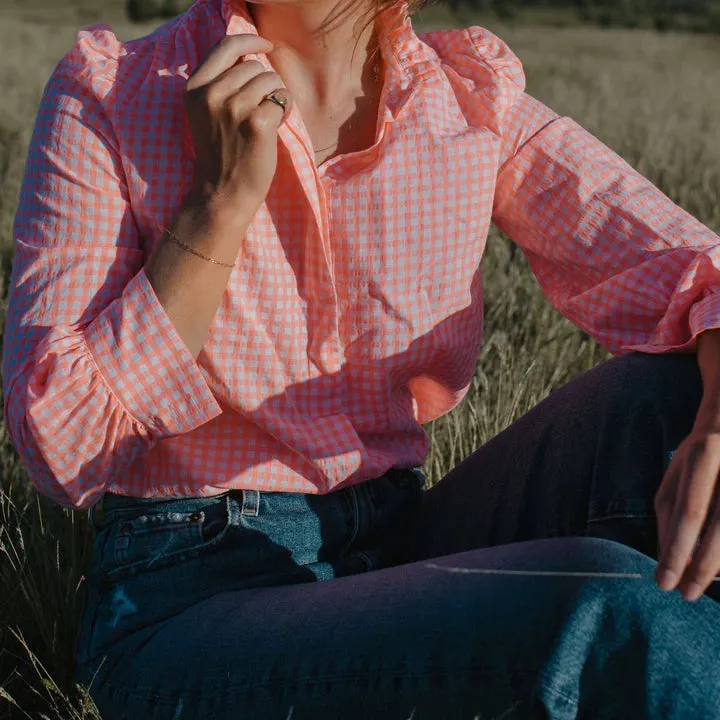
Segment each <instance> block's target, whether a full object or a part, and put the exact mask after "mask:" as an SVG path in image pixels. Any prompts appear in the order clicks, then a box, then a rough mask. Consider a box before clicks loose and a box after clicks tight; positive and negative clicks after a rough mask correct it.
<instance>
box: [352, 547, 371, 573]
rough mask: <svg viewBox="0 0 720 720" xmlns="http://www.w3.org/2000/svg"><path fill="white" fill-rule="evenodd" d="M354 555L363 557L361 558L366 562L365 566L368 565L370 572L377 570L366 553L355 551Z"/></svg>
mask: <svg viewBox="0 0 720 720" xmlns="http://www.w3.org/2000/svg"><path fill="white" fill-rule="evenodd" d="M352 554H353V555H357V556H358V557H361V558H362V559H363V560H364V561H365V564H366V565H367V569H368V572H371V571H372V570H374V569H375V568H374V566H373V562H372V560H371V559H370V557H369V556H368V555H367V554H366V553H364V552H363V551H362V550H355V552H354V553H352Z"/></svg>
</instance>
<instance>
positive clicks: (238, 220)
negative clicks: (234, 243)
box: [181, 182, 259, 234]
mask: <svg viewBox="0 0 720 720" xmlns="http://www.w3.org/2000/svg"><path fill="white" fill-rule="evenodd" d="M258 207H259V205H258V204H257V203H256V204H252V203H248V202H246V201H242V200H240V199H239V198H237V197H236V196H234V195H233V196H231V195H230V194H228V193H223V192H221V191H218V190H216V189H214V188H212V187H211V186H210V185H209V184H205V185H202V184H199V183H197V182H196V183H195V184H194V185H193V187H192V189H191V190H190V192H189V193H188V194H187V196H186V197H185V200H184V201H183V206H182V209H181V213H184V214H187V215H189V216H190V217H191V218H192V219H193V222H194V223H195V225H196V226H199V227H202V228H203V229H206V230H207V231H209V232H213V233H215V232H222V231H228V232H232V233H233V234H236V233H242V234H245V231H246V230H247V227H248V225H249V224H250V222H251V221H252V219H253V217H254V216H255V213H256V212H257V210H258Z"/></svg>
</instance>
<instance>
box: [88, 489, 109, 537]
mask: <svg viewBox="0 0 720 720" xmlns="http://www.w3.org/2000/svg"><path fill="white" fill-rule="evenodd" d="M104 499H105V495H101V496H100V499H99V500H98V501H97V502H96V503H95V504H94V505H93V506H92V507H91V508H90V512H89V513H88V519H89V520H90V525H91V526H92V528H93V530H95V532H100V530H102V521H103V515H104V513H103V500H104Z"/></svg>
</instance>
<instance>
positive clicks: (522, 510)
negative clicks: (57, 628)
mask: <svg viewBox="0 0 720 720" xmlns="http://www.w3.org/2000/svg"><path fill="white" fill-rule="evenodd" d="M335 9H337V8H335ZM331 10H333V6H332V4H331V2H330V0H317V2H308V1H307V0H298V1H297V2H288V3H280V2H278V3H275V2H267V3H253V4H248V5H246V4H245V3H244V2H243V1H242V0H198V1H197V2H196V3H195V4H194V5H193V6H192V7H191V8H190V9H189V11H188V12H187V13H185V14H184V15H182V16H181V17H179V18H178V19H176V20H175V21H173V22H171V23H169V24H167V25H165V26H163V27H162V28H160V29H159V30H158V31H156V32H155V33H153V34H152V35H150V36H148V37H145V38H142V39H139V40H136V41H133V42H128V43H120V42H118V41H117V39H116V38H115V36H114V35H113V34H112V32H111V31H110V29H109V28H107V27H105V26H96V27H94V28H91V29H89V30H86V31H82V32H80V33H79V35H78V39H77V42H76V44H75V46H74V47H73V48H72V50H71V51H70V52H69V53H68V54H67V55H66V56H65V58H64V59H63V60H62V61H61V62H60V64H59V66H58V67H57V68H56V70H55V72H54V73H53V75H52V77H51V79H50V81H49V83H48V86H47V89H46V92H45V95H44V98H43V100H42V105H41V109H40V112H39V115H38V119H37V124H36V129H35V133H34V136H33V140H32V145H31V148H30V153H29V161H28V165H27V170H26V176H25V181H24V185H23V189H22V195H21V198H20V206H19V210H18V215H17V219H16V224H15V242H16V248H15V259H14V267H13V277H12V290H11V295H10V307H9V312H8V322H7V328H6V343H5V355H4V374H3V377H4V383H5V393H6V395H5V397H6V399H7V404H6V410H5V416H6V422H7V425H8V429H9V431H10V433H11V435H12V437H13V439H14V442H15V443H16V445H17V447H18V450H19V452H20V453H21V455H22V458H23V461H24V463H25V465H26V466H27V469H28V471H29V473H30V476H31V478H32V480H33V482H34V484H35V485H36V487H37V488H38V490H40V491H41V492H43V493H45V494H47V495H49V496H51V497H53V498H54V499H55V500H56V501H57V502H58V503H61V504H63V505H67V506H72V507H77V508H92V513H91V516H92V519H93V523H94V527H95V528H96V530H97V535H96V538H95V556H94V564H93V568H92V577H91V578H90V581H89V591H88V597H87V602H86V607H85V612H84V616H83V627H82V631H81V633H80V637H79V638H78V645H77V662H78V669H77V676H78V679H79V680H80V681H81V682H84V683H86V684H87V685H89V687H90V692H91V694H92V696H93V697H94V699H95V701H96V702H97V704H98V706H99V708H100V710H101V712H102V713H103V717H105V718H200V717H214V718H237V717H253V718H262V717H270V718H276V717H277V718H279V717H293V718H298V717H317V716H318V714H319V713H321V712H325V713H327V714H328V716H329V717H343V718H355V717H362V718H379V717H382V718H385V717H387V718H407V717H447V718H455V717H458V718H459V717H473V716H475V715H477V714H480V715H481V716H482V717H483V718H490V717H493V718H499V717H502V718H508V717H550V718H553V719H556V718H570V717H573V718H574V717H578V716H583V717H598V718H629V717H631V718H641V717H649V718H689V717H702V718H710V717H718V716H719V715H720V711H718V707H720V660H719V659H718V658H720V629H718V628H719V627H720V608H718V606H717V604H716V603H715V602H714V601H713V600H712V599H711V598H709V597H700V598H699V599H698V597H699V596H700V595H702V593H703V592H704V591H705V590H707V589H708V588H709V587H710V586H711V584H712V581H713V578H714V576H715V574H716V573H717V570H718V566H719V565H720V553H719V552H718V544H719V543H720V531H719V528H720V523H719V522H718V517H717V513H716V512H715V511H711V510H709V508H710V507H711V506H712V504H713V499H714V496H715V480H716V477H717V473H718V468H719V467H720V452H719V451H718V442H719V440H718V438H719V437H720V435H719V434H718V424H717V418H718V416H720V370H718V368H720V362H719V361H720V340H719V337H720V336H719V335H718V332H717V330H716V328H717V327H720V322H719V320H720V300H719V299H718V298H719V296H718V294H717V293H716V292H715V290H716V288H717V287H718V286H719V285H720V256H719V255H718V248H719V247H720V244H719V242H720V241H719V240H718V238H717V236H715V235H714V234H713V233H712V232H710V230H708V229H707V228H706V227H704V226H703V225H701V224H700V223H699V222H698V221H697V220H695V219H694V218H692V217H690V216H689V215H688V214H687V213H685V212H684V211H682V210H681V209H680V208H678V207H677V206H675V205H674V204H673V203H671V202H670V201H669V200H668V199H667V198H666V197H665V196H664V195H662V194H661V193H660V192H659V191H658V190H657V189H656V188H654V187H653V186H652V185H651V184H650V183H649V182H648V181H647V180H645V179H644V178H642V177H641V176H639V175H638V174H637V173H636V172H635V171H634V170H632V168H630V167H629V166H628V165H627V164H625V163H624V162H623V161H622V160H621V159H620V158H619V157H618V156H617V155H615V154H614V153H612V152H611V151H610V150H608V149H607V148H606V147H605V146H603V145H602V144H601V143H600V142H599V141H597V140H596V139H595V138H593V137H592V136H591V135H589V134H588V133H587V132H586V131H584V130H583V129H582V128H580V127H579V126H578V125H577V124H575V123H574V122H573V121H571V120H569V119H568V118H562V117H558V116H557V115H556V114H555V113H553V112H552V111H551V110H549V109H548V108H547V107H545V106H544V105H543V104H541V103H540V102H538V101H537V100H535V99H533V98H531V97H530V96H528V95H527V94H525V93H524V91H523V88H524V77H523V73H522V68H521V66H520V63H519V61H518V60H517V58H516V57H515V56H514V55H513V54H512V52H511V51H510V50H509V48H508V47H507V46H506V45H505V44H504V43H503V42H502V41H501V40H499V39H498V38H497V37H495V36H494V35H492V34H491V33H489V32H488V31H486V30H484V29H482V28H480V27H471V28H469V29H463V30H452V31H438V32H432V33H427V34H424V35H422V36H418V35H416V34H415V33H414V31H413V29H412V26H411V23H410V21H409V19H408V15H407V13H408V7H407V6H406V5H405V4H403V3H402V2H400V0H391V2H390V3H389V4H387V5H386V6H381V7H380V8H379V10H380V12H379V14H378V15H377V17H376V18H375V19H374V20H373V19H371V21H370V22H367V23H365V24H363V22H358V20H359V19H361V18H366V17H367V13H368V11H372V7H371V6H370V5H369V4H368V3H363V2H359V1H357V0H355V1H354V2H352V3H351V4H350V5H348V6H347V7H345V9H344V10H342V9H341V10H342V12H338V13H336V16H337V17H335V22H334V26H333V27H332V28H331V29H328V25H327V24H326V23H324V21H325V20H327V18H328V14H329V13H330V12H331ZM338 17H339V21H338V20H337V18H338ZM491 219H492V220H494V221H495V222H496V223H497V224H498V225H499V227H500V228H502V229H503V230H504V231H506V232H507V233H508V235H510V237H512V238H513V240H514V241H515V242H517V243H518V244H519V245H520V246H521V247H522V249H523V250H524V251H525V252H526V254H527V255H528V257H529V258H530V262H531V265H532V267H533V269H534V271H535V273H536V274H537V276H538V279H539V281H540V283H541V284H542V286H543V288H544V290H545V292H546V294H547V295H548V297H549V298H550V299H551V300H552V301H553V303H554V304H555V305H556V306H557V307H558V308H559V309H560V310H561V311H562V312H563V313H565V314H566V315H567V316H568V317H569V318H571V319H572V320H573V321H574V322H576V323H577V324H578V325H579V326H580V327H583V328H584V329H585V330H587V332H589V333H591V334H592V335H593V336H594V337H595V338H597V339H598V340H599V341H600V342H602V343H603V344H604V345H605V346H606V347H608V348H610V349H611V350H612V351H613V352H615V353H616V354H618V355H622V356H623V357H620V358H617V359H614V360H612V361H610V362H608V363H606V364H604V365H601V366H600V367H598V368H596V369H594V370H592V371H590V372H588V373H586V374H585V375H583V376H581V377H580V378H578V379H577V380H575V381H574V382H573V383H570V384H569V385H568V386H566V387H564V388H562V389H561V390H559V391H558V392H556V393H554V394H553V395H552V396H551V397H550V398H548V400H546V401H545V402H544V403H542V404H541V405H539V406H538V407H537V408H535V409H534V410H533V411H532V412H530V413H529V414H528V415H526V416H525V417H524V418H522V419H521V420H520V421H519V422H518V423H516V424H515V425H514V426H512V427H511V428H509V429H508V430H506V431H505V432H504V433H502V434H501V435H500V436H498V437H497V438H495V439H494V440H493V441H491V442H490V443H489V444H488V445H487V446H485V447H484V448H481V449H479V450H478V451H477V452H476V453H475V454H473V455H471V456H470V457H469V458H468V459H467V460H466V461H464V462H463V463H462V464H460V465H459V466H458V467H457V468H455V470H454V471H453V472H452V473H450V475H448V476H447V477H446V478H444V479H443V480H441V481H440V482H439V483H438V484H437V485H436V486H434V487H433V488H432V489H430V490H429V491H428V492H421V490H422V486H423V477H422V474H421V473H420V472H419V470H418V469H417V468H419V467H420V466H421V465H422V464H423V460H424V458H425V454H426V452H427V446H428V440H427V438H426V436H425V434H424V433H423V431H422V428H421V423H424V422H426V421H428V420H430V419H432V418H433V417H437V416H438V415H441V414H443V413H445V412H447V411H448V410H449V409H451V408H452V407H453V406H454V405H456V404H457V403H458V402H459V401H460V400H461V398H462V397H463V395H464V393H465V391H466V389H467V387H468V385H469V383H470V380H471V378H472V375H473V373H474V370H475V359H476V356H477V351H478V346H479V343H480V339H481V332H482V294H481V286H480V272H479V269H478V265H479V262H480V258H481V256H482V253H483V249H484V243H485V239H486V235H487V231H488V227H489V224H490V221H491ZM673 453H674V455H673V457H672V462H671V463H670V464H669V466H668V459H669V457H670V456H671V455H672V454H673ZM583 536H584V537H583ZM699 538H700V543H699V545H698V539H699ZM696 545H698V546H697V547H696ZM658 550H659V551H660V563H659V564H658V563H656V562H655V560H654V559H653V558H657V556H658V555H657V551H658ZM327 581H329V582H327ZM693 583H694V585H693ZM674 589H679V590H680V592H668V591H672V590H674ZM691 600H692V601H695V602H688V601H691Z"/></svg>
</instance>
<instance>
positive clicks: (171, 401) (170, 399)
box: [83, 268, 222, 439]
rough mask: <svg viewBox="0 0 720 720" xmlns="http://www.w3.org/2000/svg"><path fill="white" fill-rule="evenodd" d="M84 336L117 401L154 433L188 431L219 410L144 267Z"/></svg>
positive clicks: (218, 412)
mask: <svg viewBox="0 0 720 720" xmlns="http://www.w3.org/2000/svg"><path fill="white" fill-rule="evenodd" d="M83 337H84V340H85V343H86V345H87V347H88V350H89V351H90V354H91V355H92V357H93V359H94V361H95V363H96V365H97V367H98V370H99V372H100V373H101V374H102V376H103V378H104V380H105V382H106V383H107V385H108V386H109V388H110V390H111V391H112V393H113V394H114V395H115V397H116V398H117V400H118V402H119V403H120V404H121V405H122V406H123V408H124V409H125V410H126V411H127V412H128V413H129V414H130V415H131V416H133V417H134V418H135V420H137V421H138V422H140V423H142V424H143V425H145V426H146V427H148V428H149V429H150V431H151V432H152V434H153V435H154V436H155V437H156V438H159V439H162V438H168V437H173V436H176V435H182V434H184V433H187V432H190V431H192V430H194V429H196V428H198V427H200V426H201V425H204V424H205V423H206V422H208V421H210V420H212V419H213V418H215V417H217V416H218V415H220V414H221V413H222V409H221V408H220V405H219V404H218V402H217V400H216V399H215V396H214V395H213V394H212V391H211V390H210V388H209V387H208V385H207V382H206V381H205V378H204V376H203V374H202V371H201V370H200V367H199V366H198V364H197V362H196V360H195V358H194V357H193V356H192V353H191V352H190V350H189V349H188V347H187V345H185V343H184V342H183V340H182V338H181V337H180V334H179V333H178V331H177V329H176V328H175V325H173V323H172V320H170V318H169V317H168V315H167V313H166V312H165V308H164V307H163V306H162V305H161V303H160V301H159V300H158V298H157V296H156V295H155V291H154V290H153V287H152V285H151V284H150V281H149V279H148V277H147V275H146V274H145V269H144V268H142V269H141V270H140V271H139V272H138V273H137V275H135V277H133V279H132V280H130V282H129V283H128V284H127V285H126V286H125V288H124V290H123V294H122V296H121V297H119V298H117V299H116V300H114V301H113V302H112V303H111V304H110V305H109V306H108V307H107V308H106V309H105V311H104V312H102V313H101V314H100V315H99V316H98V317H97V318H96V319H95V320H93V321H92V322H91V323H90V324H89V325H88V326H87V327H86V328H85V331H84V333H83Z"/></svg>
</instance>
